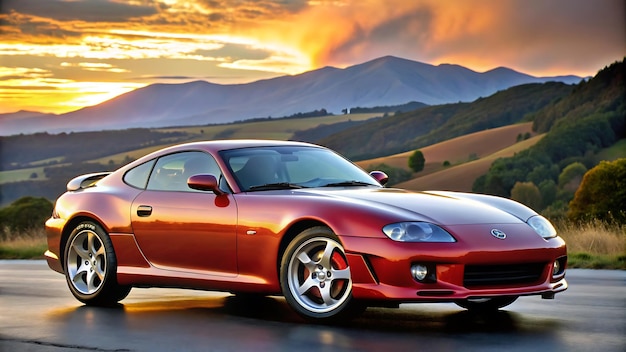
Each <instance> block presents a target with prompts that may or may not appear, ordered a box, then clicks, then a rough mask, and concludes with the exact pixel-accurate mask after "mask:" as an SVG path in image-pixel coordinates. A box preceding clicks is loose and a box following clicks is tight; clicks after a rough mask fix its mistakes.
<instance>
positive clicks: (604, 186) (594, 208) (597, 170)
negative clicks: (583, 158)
mask: <svg viewBox="0 0 626 352" xmlns="http://www.w3.org/2000/svg"><path fill="white" fill-rule="evenodd" d="M567 217H568V218H569V219H570V220H572V221H581V220H589V219H600V220H606V221H617V222H618V223H621V224H625V223H626V158H621V159H617V160H615V161H612V162H608V161H602V162H601V163H600V164H598V165H597V166H596V167H594V168H592V169H591V170H589V171H587V173H586V174H585V176H584V177H583V180H582V182H581V184H580V187H579V188H578V191H576V194H575V195H574V199H573V200H572V201H571V202H570V204H569V211H568V213H567Z"/></svg>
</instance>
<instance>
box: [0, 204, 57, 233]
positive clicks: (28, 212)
mask: <svg viewBox="0 0 626 352" xmlns="http://www.w3.org/2000/svg"><path fill="white" fill-rule="evenodd" d="M52 208H53V205H52V203H51V202H50V201H49V200H47V199H46V198H36V197H22V198H20V199H18V200H16V201H15V202H13V203H11V205H9V206H8V207H5V208H2V209H0V226H1V227H2V228H9V229H11V230H14V231H24V230H28V229H31V228H43V224H44V222H45V221H46V219H47V218H49V217H50V214H51V213H52Z"/></svg>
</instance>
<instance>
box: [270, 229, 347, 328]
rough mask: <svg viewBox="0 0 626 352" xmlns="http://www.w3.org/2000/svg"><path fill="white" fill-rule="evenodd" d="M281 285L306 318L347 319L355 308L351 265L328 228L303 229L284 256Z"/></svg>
mask: <svg viewBox="0 0 626 352" xmlns="http://www.w3.org/2000/svg"><path fill="white" fill-rule="evenodd" d="M280 285H281V289H282V292H283V295H284V296H285V299H286V300H287V302H288V303H289V305H290V306H291V307H292V308H293V309H294V310H295V311H296V312H297V313H298V314H300V315H301V316H303V317H304V318H306V319H310V320H316V321H323V320H327V319H330V318H332V319H339V318H347V317H348V315H349V314H350V313H351V312H352V311H353V309H350V308H351V307H350V306H351V299H352V279H351V275H350V266H349V265H348V260H347V258H346V254H345V251H344V249H343V246H342V245H341V244H340V243H339V240H338V238H337V236H335V234H334V233H333V232H332V231H331V230H330V229H329V228H327V227H323V226H318V227H313V228H310V229H307V230H305V231H303V232H301V233H300V234H299V235H298V236H296V238H294V239H293V241H291V243H290V244H289V246H288V247H287V249H286V250H285V253H284V255H283V257H282V261H281V267H280Z"/></svg>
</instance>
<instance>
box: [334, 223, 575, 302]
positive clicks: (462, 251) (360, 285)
mask: <svg viewBox="0 0 626 352" xmlns="http://www.w3.org/2000/svg"><path fill="white" fill-rule="evenodd" d="M523 226H526V225H523ZM500 227H501V228H502V229H503V230H504V231H505V232H506V233H511V234H513V233H515V231H516V230H519V229H520V228H517V229H516V228H515V226H514V225H512V226H509V227H506V226H504V225H501V226H500ZM526 227H527V226H526ZM522 229H523V230H524V229H525V228H523V227H522ZM463 230H464V231H470V232H473V233H478V234H480V235H476V236H473V237H471V238H472V241H471V242H468V241H461V240H459V241H457V242H456V243H400V242H395V241H392V240H389V239H387V238H364V237H350V236H344V237H342V241H343V243H344V247H345V248H346V250H347V252H348V260H349V263H350V267H351V274H352V280H353V296H354V298H355V299H364V300H385V301H389V300H393V301H398V302H422V301H427V302H450V301H456V300H463V299H468V298H483V297H495V296H526V295H541V296H542V297H544V298H553V297H554V294H556V293H558V292H562V291H565V290H566V289H567V287H568V284H567V281H566V280H565V268H566V265H567V250H566V246H565V243H564V242H563V240H562V239H560V238H558V237H557V238H553V239H549V240H545V239H543V238H541V237H539V236H538V235H536V234H534V233H533V234H532V235H533V236H534V237H532V236H531V237H529V236H526V237H524V236H519V237H518V238H515V237H514V236H510V239H509V241H502V240H499V239H496V238H493V237H492V236H491V235H490V231H489V230H490V226H477V225H474V226H473V227H472V226H470V227H469V228H468V227H467V226H466V227H464V228H463ZM484 233H486V234H487V235H485V236H483V237H480V236H482V234H484ZM455 237H457V238H458V237H460V236H455ZM490 237H491V238H490ZM466 238H467V237H466ZM555 261H558V264H559V269H557V272H556V273H554V272H553V268H554V262H555ZM416 264H419V265H423V266H425V267H428V270H429V275H428V278H427V279H426V280H423V281H419V280H417V279H415V278H414V276H413V275H412V273H411V267H412V266H413V265H416Z"/></svg>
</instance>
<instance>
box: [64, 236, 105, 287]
mask: <svg viewBox="0 0 626 352" xmlns="http://www.w3.org/2000/svg"><path fill="white" fill-rule="evenodd" d="M69 245H70V248H69V250H68V253H67V270H68V273H67V274H68V277H69V279H70V282H71V283H72V285H73V286H74V288H75V289H76V290H77V291H78V292H80V293H82V294H92V293H94V292H96V291H98V290H99V289H100V288H101V287H102V285H103V283H104V278H105V276H106V270H107V257H106V250H105V247H104V243H103V242H102V239H101V238H100V237H99V236H98V234H97V233H95V232H94V231H92V230H90V229H83V230H82V231H80V232H79V233H78V234H77V235H76V236H74V238H73V239H72V242H71V243H70V244H69Z"/></svg>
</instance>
